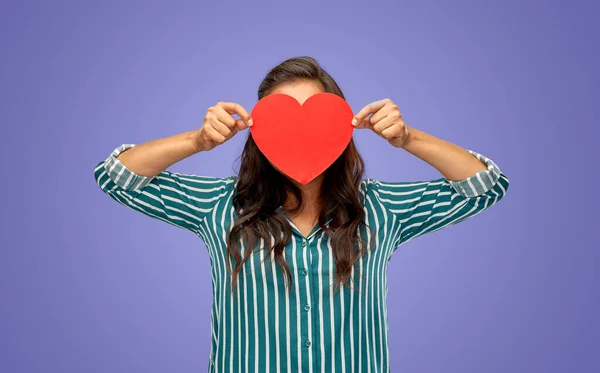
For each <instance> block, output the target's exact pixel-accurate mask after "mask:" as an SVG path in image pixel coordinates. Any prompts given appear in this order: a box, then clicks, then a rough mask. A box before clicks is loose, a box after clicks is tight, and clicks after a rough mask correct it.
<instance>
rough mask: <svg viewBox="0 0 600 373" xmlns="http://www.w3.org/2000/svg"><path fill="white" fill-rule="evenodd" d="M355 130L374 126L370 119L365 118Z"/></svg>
mask: <svg viewBox="0 0 600 373" xmlns="http://www.w3.org/2000/svg"><path fill="white" fill-rule="evenodd" d="M354 128H358V129H363V128H373V125H372V124H371V120H370V118H363V119H361V121H360V122H358V124H357V125H356V126H355V127H354Z"/></svg>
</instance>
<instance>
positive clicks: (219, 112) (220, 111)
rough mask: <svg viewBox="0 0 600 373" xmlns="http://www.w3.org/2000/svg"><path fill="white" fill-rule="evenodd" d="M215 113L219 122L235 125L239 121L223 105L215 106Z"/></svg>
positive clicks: (229, 125)
mask: <svg viewBox="0 0 600 373" xmlns="http://www.w3.org/2000/svg"><path fill="white" fill-rule="evenodd" d="M213 114H214V116H215V117H216V118H217V120H218V121H219V122H221V123H223V124H225V125H226V126H227V127H229V128H233V127H235V124H236V122H237V121H236V119H235V118H234V117H233V116H232V115H231V114H229V113H228V112H227V111H226V110H225V109H224V108H223V107H221V106H215V107H214V110H213Z"/></svg>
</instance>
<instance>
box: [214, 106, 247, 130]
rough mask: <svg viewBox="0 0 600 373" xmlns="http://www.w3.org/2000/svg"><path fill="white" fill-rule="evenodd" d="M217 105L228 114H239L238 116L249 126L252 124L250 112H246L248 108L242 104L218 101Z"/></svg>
mask: <svg viewBox="0 0 600 373" xmlns="http://www.w3.org/2000/svg"><path fill="white" fill-rule="evenodd" d="M217 106H220V107H222V108H223V109H225V111H227V112H228V113H229V114H237V115H239V116H240V118H241V119H242V120H243V121H244V122H246V123H247V124H248V126H251V125H252V124H253V123H252V117H251V116H250V113H248V110H246V109H245V108H244V107H243V106H242V105H240V104H237V103H235V102H219V103H218V104H217Z"/></svg>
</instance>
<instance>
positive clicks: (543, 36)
mask: <svg viewBox="0 0 600 373" xmlns="http://www.w3.org/2000/svg"><path fill="white" fill-rule="evenodd" d="M217 3H218V4H220V5H217ZM342 4H343V5H342ZM598 11H599V9H598V8H597V5H593V2H592V1H588V2H583V1H570V2H568V1H518V0H508V1H507V0H505V1H502V2H498V1H441V0H440V1H396V2H372V1H368V2H367V1H365V2H362V3H360V4H359V3H355V4H353V5H349V3H340V4H338V5H333V4H331V5H330V3H329V2H323V3H322V4H319V5H318V4H317V2H309V1H302V2H294V3H286V4H285V5H284V4H279V3H276V2H270V3H268V4H261V5H257V4H256V3H255V2H252V4H251V5H248V4H245V5H242V4H233V3H223V2H216V1H215V2H211V3H207V2H200V1H196V2H191V1H189V2H182V1H171V2H167V1H163V2H149V1H143V2H142V1H140V2H130V1H125V2H124V1H118V2H117V1H112V2H105V1H44V2H41V1H40V2H31V1H16V0H15V1H6V0H4V1H2V3H1V4H0V53H1V54H2V58H1V65H0V67H1V69H0V87H1V88H0V123H1V124H2V132H1V133H2V134H1V135H0V136H1V139H2V140H1V144H2V146H1V147H0V152H1V154H0V155H1V157H0V162H2V163H1V166H2V169H1V170H2V176H1V177H2V182H1V183H0V188H1V189H0V192H1V195H2V206H1V207H0V214H1V218H2V221H1V225H0V230H1V235H0V248H1V250H0V371H2V372H10V373H17V372H178V373H179V372H182V373H185V372H203V371H206V366H207V359H208V354H209V343H210V305H211V281H210V272H209V257H208V255H207V252H206V248H205V247H204V245H203V243H201V241H200V240H199V239H197V238H196V237H195V236H194V235H192V234H189V233H187V232H185V231H183V230H180V229H178V228H175V227H173V226H170V225H168V224H165V223H163V222H160V221H157V220H153V219H150V218H148V217H145V216H143V215H141V214H139V213H138V212H135V211H132V210H128V209H126V208H124V207H123V206H121V205H119V204H117V203H116V202H114V201H111V200H110V199H109V198H108V197H107V196H105V195H103V194H102V193H101V191H100V190H99V188H98V187H97V185H96V184H95V183H94V178H93V168H94V166H95V164H96V162H98V161H100V160H102V159H104V158H106V156H107V155H108V154H109V153H110V151H112V150H113V148H115V147H117V146H118V145H120V144H122V143H130V142H131V143H140V142H143V141H146V140H150V139H154V138H159V137H164V136H169V135H173V134H176V133H180V132H183V131H188V130H191V129H194V128H196V127H198V126H199V125H200V124H201V120H202V118H203V116H204V113H205V111H206V109H207V108H208V107H209V106H212V105H213V104H215V103H216V102H217V101H221V100H226V101H236V102H238V103H241V104H242V105H244V106H245V107H246V108H251V107H252V106H253V105H254V103H255V100H256V90H257V88H258V84H259V83H260V81H261V79H262V78H263V76H264V74H266V72H267V71H268V70H269V69H270V68H271V67H273V66H274V65H275V64H277V63H278V62H280V61H282V60H283V59H286V58H288V57H291V56H296V55H311V56H314V57H316V58H317V59H318V60H319V61H320V62H321V64H322V65H323V66H324V68H325V69H327V70H328V71H329V72H330V73H331V74H332V75H333V76H334V78H335V79H337V80H338V82H339V84H340V86H341V87H342V89H343V91H344V93H345V94H346V95H347V98H348V101H349V103H350V105H351V106H352V107H353V109H354V110H355V111H358V110H359V109H360V108H361V107H362V106H364V105H366V104H367V103H369V102H371V101H375V100H378V99H381V98H385V97H390V98H392V99H393V100H394V101H395V102H396V103H398V104H399V106H400V109H401V110H402V112H403V115H404V117H405V120H406V122H407V123H408V124H409V125H412V126H414V127H417V128H420V129H422V130H425V131H426V132H429V133H431V134H433V135H435V136H438V137H441V138H444V139H446V140H449V141H452V142H455V143H457V144H459V145H461V146H464V147H466V148H470V149H473V150H475V151H478V152H481V153H483V154H485V155H487V156H489V157H491V158H492V159H494V160H495V161H496V163H497V164H498V165H499V166H500V167H501V168H502V170H503V171H504V172H505V173H506V174H507V175H508V177H509V178H510V180H511V183H512V184H511V187H510V190H509V192H508V194H507V196H506V198H505V199H504V200H503V201H502V202H500V203H499V204H498V205H497V206H494V207H493V208H491V209H490V210H489V211H486V212H485V213H483V214H481V215H479V216H477V217H475V218H474V219H471V220H469V221H467V222H464V223H461V224H459V225H457V226H454V227H452V228H448V229H445V230H443V231H439V232H436V233H433V234H430V235H427V236H424V237H422V238H420V239H417V240H415V241H412V242H410V243H408V244H407V245H405V246H403V247H402V248H401V249H400V250H398V251H397V252H396V253H395V254H394V257H393V258H392V261H391V262H390V264H389V265H390V273H389V305H388V312H389V328H390V330H389V337H390V349H391V357H392V358H391V359H392V361H391V364H392V371H393V372H442V371H443V372H501V373H505V372H546V373H548V372H578V373H581V372H598V371H600V354H598V351H599V348H600V347H599V345H600V343H599V342H598V341H599V340H600V326H599V323H598V315H600V290H599V286H598V285H599V280H600V277H599V275H598V268H599V265H600V254H599V253H598V248H599V245H598V243H597V242H596V233H597V229H598V217H597V214H596V212H597V211H598V207H599V206H598V194H597V192H596V188H597V185H598V182H597V176H596V173H597V172H598V163H597V148H596V147H595V145H596V139H597V136H598V129H597V114H596V111H597V108H598V103H599V102H600V95H599V88H598V87H599V83H600V79H599V71H600V70H599V68H598V67H599V66H600V56H599V52H598V45H600V37H599V35H600V28H599V26H598V23H597V14H598ZM245 136H246V133H244V134H243V135H238V136H237V137H236V138H234V139H233V140H231V141H230V142H229V143H227V144H226V145H224V146H222V147H219V148H217V149H216V150H214V151H212V152H210V153H206V154H200V155H197V156H194V157H191V158H190V159H187V160H185V161H183V162H181V163H179V164H177V165H175V166H174V167H172V170H174V171H179V172H189V173H196V174H201V175H212V176H226V175H229V174H231V173H232V172H233V169H234V168H236V167H237V163H236V162H235V160H236V158H237V156H238V155H239V153H240V151H241V147H242V144H243V142H244V139H245ZM355 138H356V141H357V143H358V146H359V150H360V151H361V153H362V155H363V156H364V158H365V159H366V162H367V170H368V175H367V176H369V177H374V178H378V179H381V180H386V181H397V180H417V179H429V178H436V177H439V174H438V173H437V171H436V170H434V169H432V168H431V167H429V166H428V165H426V164H425V163H423V162H421V161H419V160H418V159H415V158H413V157H412V156H410V155H409V154H405V153H403V152H402V151H401V150H398V149H394V148H392V147H391V146H389V145H388V144H387V143H386V142H385V141H384V140H382V139H381V138H378V137H377V136H375V135H374V134H373V133H371V132H365V131H360V132H357V133H356V135H355ZM594 161H596V162H594ZM595 230H596V231H595Z"/></svg>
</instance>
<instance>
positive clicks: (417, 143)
mask: <svg viewBox="0 0 600 373" xmlns="http://www.w3.org/2000/svg"><path fill="white" fill-rule="evenodd" d="M403 149H404V150H406V151H407V152H409V153H411V154H412V155H414V156H416V157H417V158H420V159H422V160H423V161H425V162H427V163H428V164H430V165H431V166H432V167H434V168H436V169H437V170H438V171H439V172H440V173H441V174H442V175H443V176H444V177H445V178H446V179H448V180H452V181H456V180H463V179H466V178H469V177H471V176H473V175H475V174H476V173H477V172H479V171H484V170H486V169H487V167H486V165H485V164H483V163H482V162H481V161H479V160H478V159H477V158H476V157H474V156H473V155H472V154H471V153H469V151H468V150H466V149H463V148H461V147H460V146H458V145H455V144H453V143H450V142H448V141H445V140H442V139H439V138H437V137H435V136H432V135H429V134H427V133H425V132H423V131H420V130H418V129H415V128H414V127H410V129H409V138H408V140H407V142H406V143H405V145H404V146H403Z"/></svg>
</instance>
